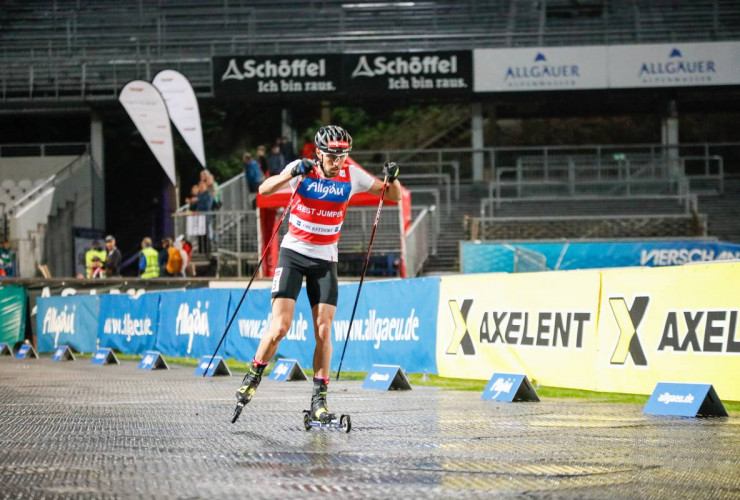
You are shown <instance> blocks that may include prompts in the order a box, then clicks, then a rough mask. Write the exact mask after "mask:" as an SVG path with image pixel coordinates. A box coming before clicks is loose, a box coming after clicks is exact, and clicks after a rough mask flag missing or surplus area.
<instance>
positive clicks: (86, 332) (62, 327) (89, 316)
mask: <svg viewBox="0 0 740 500" xmlns="http://www.w3.org/2000/svg"><path fill="white" fill-rule="evenodd" d="M36 303H37V306H38V310H37V313H36V341H37V345H38V351H39V352H51V351H53V350H54V349H56V348H57V346H59V345H68V346H69V347H71V348H72V349H74V350H75V351H79V352H93V351H94V350H95V349H96V348H97V345H96V344H97V335H98V312H99V304H100V303H99V298H98V297H97V296H94V295H71V296H68V297H48V298H40V299H38V301H37V302H36Z"/></svg>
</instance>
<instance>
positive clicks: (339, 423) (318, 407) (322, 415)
mask: <svg viewBox="0 0 740 500" xmlns="http://www.w3.org/2000/svg"><path fill="white" fill-rule="evenodd" d="M313 381H314V389H313V396H312V397H311V409H310V410H303V427H304V429H306V430H307V431H310V430H311V428H312V427H318V428H323V427H326V428H330V429H341V430H343V431H344V432H349V431H350V430H352V420H351V419H350V416H349V415H340V416H339V418H337V416H336V415H335V414H334V413H332V412H330V411H329V408H328V406H327V404H326V389H327V387H326V385H327V383H328V379H320V378H314V379H313Z"/></svg>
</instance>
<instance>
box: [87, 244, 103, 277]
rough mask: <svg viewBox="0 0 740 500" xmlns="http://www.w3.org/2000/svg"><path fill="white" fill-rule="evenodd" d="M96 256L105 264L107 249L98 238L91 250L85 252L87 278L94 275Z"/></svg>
mask: <svg viewBox="0 0 740 500" xmlns="http://www.w3.org/2000/svg"><path fill="white" fill-rule="evenodd" d="M96 256H97V257H98V259H99V260H100V263H101V264H102V265H105V250H103V247H102V246H101V245H100V242H99V241H97V240H95V241H93V242H92V245H91V248H90V250H88V251H87V252H85V276H87V278H92V277H93V275H92V272H93V257H96Z"/></svg>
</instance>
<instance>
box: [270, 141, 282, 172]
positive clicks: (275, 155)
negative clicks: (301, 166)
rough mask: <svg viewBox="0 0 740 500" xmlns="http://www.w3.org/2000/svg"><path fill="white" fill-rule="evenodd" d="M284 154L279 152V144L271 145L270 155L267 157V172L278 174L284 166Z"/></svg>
mask: <svg viewBox="0 0 740 500" xmlns="http://www.w3.org/2000/svg"><path fill="white" fill-rule="evenodd" d="M285 164H286V162H285V156H283V154H282V153H281V152H280V145H279V144H275V145H274V146H273V147H272V151H271V152H270V156H268V157H267V172H268V173H269V174H270V175H271V176H272V175H280V173H281V172H282V171H283V169H284V168H285Z"/></svg>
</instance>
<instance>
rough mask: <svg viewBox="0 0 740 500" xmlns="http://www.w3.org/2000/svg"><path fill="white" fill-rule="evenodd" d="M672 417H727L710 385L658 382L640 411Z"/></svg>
mask: <svg viewBox="0 0 740 500" xmlns="http://www.w3.org/2000/svg"><path fill="white" fill-rule="evenodd" d="M642 412H643V413H645V414H648V415H667V416H673V417H695V416H697V415H705V416H710V415H711V416H722V417H726V416H727V411H726V410H725V407H724V405H723V404H722V401H720V399H719V397H718V396H717V393H716V392H715V391H714V387H712V384H681V383H673V382H659V383H658V384H657V385H656V386H655V390H653V393H652V395H651V396H650V399H648V402H647V403H646V404H645V408H644V409H643V411H642Z"/></svg>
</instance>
